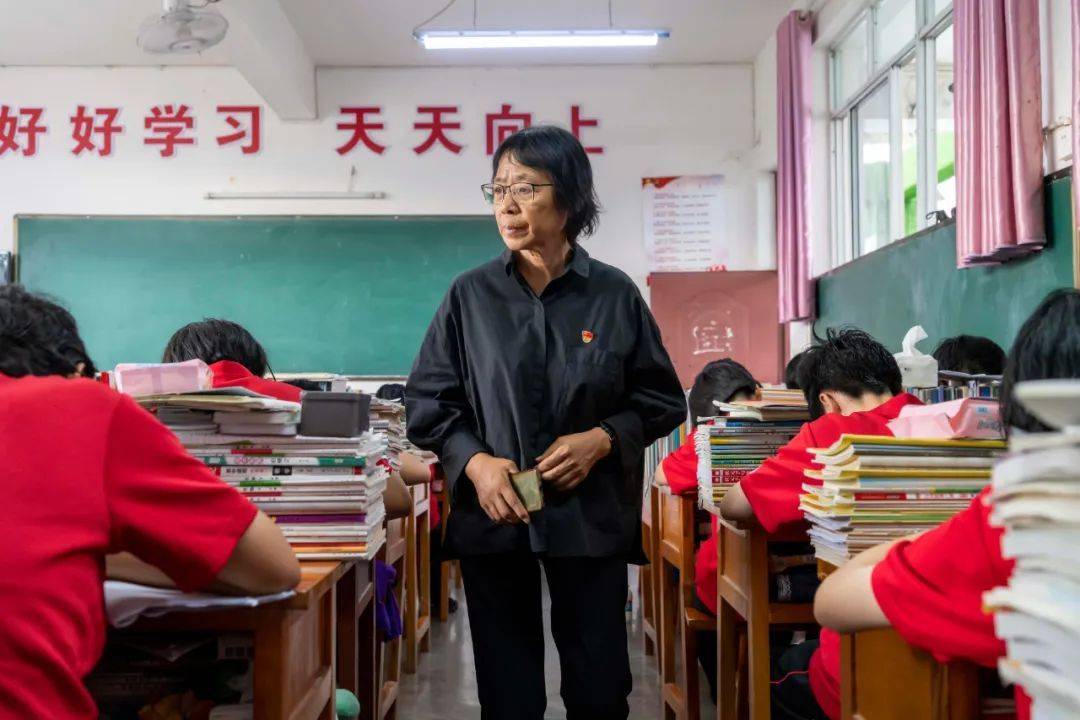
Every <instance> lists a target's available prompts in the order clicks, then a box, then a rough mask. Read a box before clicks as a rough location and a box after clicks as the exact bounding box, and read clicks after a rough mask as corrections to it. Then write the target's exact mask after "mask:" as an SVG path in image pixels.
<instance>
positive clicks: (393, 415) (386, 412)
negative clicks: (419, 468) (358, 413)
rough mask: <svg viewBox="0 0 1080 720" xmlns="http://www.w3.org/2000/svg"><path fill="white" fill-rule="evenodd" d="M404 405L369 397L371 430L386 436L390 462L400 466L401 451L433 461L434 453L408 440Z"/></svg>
mask: <svg viewBox="0 0 1080 720" xmlns="http://www.w3.org/2000/svg"><path fill="white" fill-rule="evenodd" d="M407 427H408V426H407V425H406V420H405V405H403V404H402V403H399V402H395V401H394V400H383V399H380V398H375V397H373V398H372V399H371V430H372V432H374V433H377V434H381V435H384V436H385V437H386V442H387V446H388V448H389V455H390V463H391V464H392V465H393V466H394V468H398V467H400V462H399V459H398V458H399V457H400V456H401V453H403V452H409V453H412V454H413V455H416V456H417V457H419V458H420V459H422V460H424V461H425V462H429V463H430V462H435V454H434V453H432V452H428V451H426V450H421V449H420V448H418V447H416V446H415V445H413V444H412V443H411V442H409V438H408V436H407V434H406V430H407Z"/></svg>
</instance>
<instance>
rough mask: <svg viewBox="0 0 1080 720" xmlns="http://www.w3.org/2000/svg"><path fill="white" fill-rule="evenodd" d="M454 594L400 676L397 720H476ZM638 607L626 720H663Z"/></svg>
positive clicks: (551, 648)
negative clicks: (412, 665) (413, 670)
mask: <svg viewBox="0 0 1080 720" xmlns="http://www.w3.org/2000/svg"><path fill="white" fill-rule="evenodd" d="M630 570H631V586H632V587H635V588H636V587H637V574H636V570H637V569H636V568H634V567H631V568H630ZM545 592H546V591H545ZM454 593H455V598H456V599H457V600H458V602H459V603H460V604H461V605H460V607H459V608H458V611H457V612H456V613H454V614H453V615H451V619H450V621H449V622H447V623H439V622H435V623H432V629H431V632H432V638H431V652H430V653H425V654H423V655H422V656H421V661H420V670H419V672H418V673H417V674H416V675H405V676H404V681H403V682H402V688H401V695H400V696H399V699H398V717H399V718H401V719H402V720H471V719H472V718H479V717H480V705H479V703H478V702H477V699H476V675H475V673H474V672H473V656H472V640H471V638H470V636H469V622H468V618H467V617H466V612H465V603H464V597H463V596H464V593H463V592H461V591H460V590H455V591H454ZM639 608H640V605H639V604H638V603H637V598H636V597H635V604H634V613H633V614H632V616H631V617H630V618H629V619H628V620H627V630H628V634H629V643H630V669H631V672H632V673H633V677H634V689H633V692H632V693H631V695H630V718H632V720H656V718H660V717H662V714H661V712H660V686H659V676H658V674H657V669H656V667H657V666H656V663H657V659H656V656H655V655H654V656H650V657H646V656H645V653H644V647H645V646H644V642H643V640H642V630H641V613H640V610H639ZM544 610H545V618H544V620H545V625H546V623H547V620H548V618H547V612H548V610H549V603H548V601H547V599H546V597H545V602H544ZM546 635H547V648H546V652H545V667H546V676H547V689H548V709H547V713H546V715H545V718H550V719H551V720H555V719H556V718H565V717H566V711H565V709H564V708H563V704H562V699H561V698H560V697H559V657H558V653H557V652H556V650H555V643H554V641H553V640H552V638H551V633H550V631H549V632H547V633H546ZM699 673H700V668H699ZM701 682H702V683H704V682H705V678H704V675H701ZM703 687H704V685H703ZM702 694H703V695H706V694H707V693H705V692H703V693H702ZM715 715H716V709H715V707H714V706H713V705H712V703H711V702H710V701H709V699H708V697H705V698H704V699H703V701H702V705H701V716H702V718H712V717H715Z"/></svg>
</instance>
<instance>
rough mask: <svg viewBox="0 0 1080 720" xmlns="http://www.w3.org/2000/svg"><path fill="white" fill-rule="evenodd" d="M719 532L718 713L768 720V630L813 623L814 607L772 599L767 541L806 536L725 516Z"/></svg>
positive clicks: (730, 718) (723, 719) (724, 718)
mask: <svg viewBox="0 0 1080 720" xmlns="http://www.w3.org/2000/svg"><path fill="white" fill-rule="evenodd" d="M717 532H718V538H717V577H716V581H717V588H716V596H717V603H716V607H717V617H716V645H717V647H716V652H717V688H716V695H717V704H716V717H717V718H718V720H734V719H735V718H736V717H742V716H743V715H746V714H748V715H749V717H750V719H751V720H769V717H770V715H771V708H770V705H771V702H770V686H769V682H770V679H771V677H770V663H769V630H770V628H772V627H775V626H786V627H794V628H798V627H812V626H814V607H813V604H811V603H775V602H770V600H769V548H768V543H769V542H783V541H792V540H794V541H805V540H806V533H805V531H802V530H785V529H782V530H781V533H778V534H774V535H767V534H766V533H765V531H764V530H763V529H762V528H761V527H760V526H759V525H757V524H756V523H750V524H747V525H745V526H742V525H734V524H732V523H729V522H727V521H725V520H724V519H723V518H719V519H718V526H717ZM742 623H745V640H742V639H741V632H743V628H742V627H741V624H742Z"/></svg>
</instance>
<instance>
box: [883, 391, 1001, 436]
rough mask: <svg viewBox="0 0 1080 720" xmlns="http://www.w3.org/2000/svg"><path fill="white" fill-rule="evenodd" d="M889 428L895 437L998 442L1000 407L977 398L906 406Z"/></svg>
mask: <svg viewBox="0 0 1080 720" xmlns="http://www.w3.org/2000/svg"><path fill="white" fill-rule="evenodd" d="M889 429H890V430H891V431H892V434H893V435H895V436H896V437H907V438H934V439H941V440H958V439H960V438H968V439H973V440H1000V439H1001V437H1002V427H1001V405H1000V404H998V402H997V400H985V399H979V398H965V399H963V400H951V401H949V402H943V403H936V404H934V405H908V406H906V407H905V408H903V409H902V410H901V411H900V416H899V417H897V418H896V419H895V420H892V421H891V422H890V423H889Z"/></svg>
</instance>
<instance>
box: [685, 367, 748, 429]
mask: <svg viewBox="0 0 1080 720" xmlns="http://www.w3.org/2000/svg"><path fill="white" fill-rule="evenodd" d="M757 388H758V381H757V380H755V379H754V376H753V375H751V374H750V371H749V370H747V369H746V368H745V367H743V366H742V365H740V364H739V363H737V362H735V361H734V360H732V359H731V358H724V359H722V360H713V361H712V362H711V363H709V364H708V365H706V366H705V367H703V368H702V369H701V372H699V373H698V375H697V377H696V378H694V386H693V387H692V388H690V399H689V402H688V404H689V406H690V421H691V422H693V423H695V424H696V423H697V421H698V418H703V417H715V416H716V413H717V410H716V406H715V405H713V401H714V400H717V401H719V402H728V401H730V400H731V398H733V397H735V395H736V393H738V392H740V391H742V392H746V393H749V394H750V395H753V394H754V393H755V392H756V391H757Z"/></svg>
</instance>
